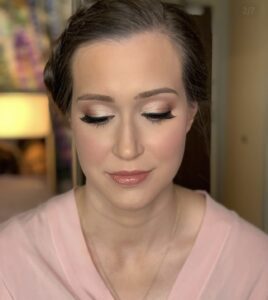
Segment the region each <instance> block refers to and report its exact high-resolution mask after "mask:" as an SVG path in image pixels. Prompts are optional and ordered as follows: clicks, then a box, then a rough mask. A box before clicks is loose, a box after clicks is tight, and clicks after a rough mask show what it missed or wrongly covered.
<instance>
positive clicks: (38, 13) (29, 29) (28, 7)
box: [0, 0, 71, 91]
mask: <svg viewBox="0 0 268 300" xmlns="http://www.w3.org/2000/svg"><path fill="white" fill-rule="evenodd" d="M67 2H69V6H68V5H67ZM70 9H71V8H70V1H61V3H59V1H52V0H12V1H10V0H0V90H4V91H6V90H24V91H27V90H31V91H32V90H39V91H40V90H43V89H44V87H43V79H42V73H43V68H44V64H45V61H46V59H47V54H48V51H49V48H50V43H51V40H54V39H55V38H56V37H57V36H58V34H59V33H60V30H61V28H62V26H63V24H64V22H66V19H67V17H68V15H70V13H71V12H70Z"/></svg>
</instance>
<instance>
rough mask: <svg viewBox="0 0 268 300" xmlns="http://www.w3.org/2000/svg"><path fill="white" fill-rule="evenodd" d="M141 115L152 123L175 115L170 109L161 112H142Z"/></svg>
mask: <svg viewBox="0 0 268 300" xmlns="http://www.w3.org/2000/svg"><path fill="white" fill-rule="evenodd" d="M142 116H144V117H145V118H146V119H148V120H150V121H151V122H153V123H155V122H161V121H163V120H168V119H172V118H174V117H175V116H174V115H173V114H172V113H171V111H170V110H169V111H166V112H163V113H143V114H142Z"/></svg>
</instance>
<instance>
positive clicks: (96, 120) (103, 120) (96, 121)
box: [81, 115, 114, 126]
mask: <svg viewBox="0 0 268 300" xmlns="http://www.w3.org/2000/svg"><path fill="white" fill-rule="evenodd" d="M113 118H114V116H102V117H93V116H89V115H84V116H83V117H82V118H81V120H82V121H83V122H85V123H88V124H93V125H95V126H102V125H105V124H107V123H108V122H109V121H110V120H111V119H113Z"/></svg>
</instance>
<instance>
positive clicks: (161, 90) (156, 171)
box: [71, 32, 197, 209]
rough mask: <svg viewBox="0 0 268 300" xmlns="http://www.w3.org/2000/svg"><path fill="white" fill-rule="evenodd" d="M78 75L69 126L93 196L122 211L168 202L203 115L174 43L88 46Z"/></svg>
mask: <svg viewBox="0 0 268 300" xmlns="http://www.w3.org/2000/svg"><path fill="white" fill-rule="evenodd" d="M72 75H73V99H72V108H71V126H72V130H73V137H74V141H75V144H76V147H77V152H78V157H79V160H80V164H81V167H82V169H83V171H84V173H85V176H86V178H87V185H88V186H90V191H91V192H92V193H93V194H94V195H95V196H97V197H98V198H99V199H100V200H101V199H102V200H105V201H106V202H107V200H108V203H110V204H113V205H115V206H117V207H120V208H124V209H139V208H142V207H144V206H146V205H148V204H149V203H151V202H152V201H153V200H154V199H157V198H158V197H160V196H161V195H164V193H165V192H166V191H167V190H168V189H169V188H170V187H171V186H172V180H173V178H174V176H175V174H176V172H177V170H178V168H179V167H180V164H181V161H182V157H183V153H184V146H185V138H186V134H187V132H188V131H189V129H190V127H191V124H192V121H193V118H194V115H195V113H196V110H197V105H196V104H194V103H191V104H190V103H189V102H187V99H186V95H185V89H184V86H183V82H182V61H181V57H180V55H179V54H178V50H176V49H175V48H174V46H173V44H172V42H171V41H170V39H169V38H168V37H166V36H165V35H163V34H161V33H156V32H155V33H140V34H135V35H133V36H131V37H128V38H125V39H121V40H119V41H112V40H109V41H108V40H107V41H106V40H105V41H99V42H96V43H93V44H89V45H84V46H82V47H80V48H79V49H78V50H77V51H76V52H75V54H74V56H73V60H72ZM132 171H135V172H134V173H133V172H132ZM129 172H130V173H129ZM131 172H132V173H131Z"/></svg>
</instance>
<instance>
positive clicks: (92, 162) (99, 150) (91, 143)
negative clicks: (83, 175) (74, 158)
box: [75, 130, 108, 170]
mask: <svg viewBox="0 0 268 300" xmlns="http://www.w3.org/2000/svg"><path fill="white" fill-rule="evenodd" d="M75 144H76V148H77V153H78V157H79V160H80V164H81V167H82V169H83V170H85V169H87V168H88V167H92V166H96V165H101V163H102V162H103V161H104V159H105V157H106V155H107V152H108V150H107V144H106V142H105V140H104V139H101V138H100V136H98V135H97V134H90V133H89V132H87V133H83V131H82V130H81V131H80V132H77V134H76V135H75Z"/></svg>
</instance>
